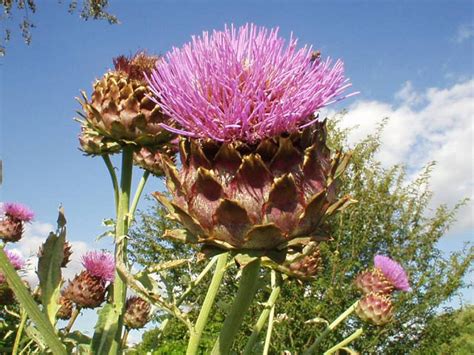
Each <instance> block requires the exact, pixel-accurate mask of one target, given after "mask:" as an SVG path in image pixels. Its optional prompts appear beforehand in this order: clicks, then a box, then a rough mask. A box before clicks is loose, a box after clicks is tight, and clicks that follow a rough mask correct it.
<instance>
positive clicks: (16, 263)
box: [0, 249, 25, 284]
mask: <svg viewBox="0 0 474 355" xmlns="http://www.w3.org/2000/svg"><path fill="white" fill-rule="evenodd" d="M3 251H4V252H5V254H6V256H7V258H8V260H9V261H10V263H11V264H12V266H13V268H14V269H15V270H20V269H22V268H23V267H24V266H25V260H23V257H22V256H21V255H20V253H18V252H16V251H13V250H5V249H4V250H3ZM4 282H5V276H4V275H3V273H1V272H0V284H2V283H4Z"/></svg>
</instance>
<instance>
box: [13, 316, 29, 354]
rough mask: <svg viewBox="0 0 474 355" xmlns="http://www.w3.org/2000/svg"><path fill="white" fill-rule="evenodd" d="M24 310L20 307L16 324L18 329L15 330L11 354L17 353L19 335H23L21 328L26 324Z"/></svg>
mask: <svg viewBox="0 0 474 355" xmlns="http://www.w3.org/2000/svg"><path fill="white" fill-rule="evenodd" d="M26 318H27V316H26V312H25V310H24V309H23V308H22V309H21V316H20V324H19V325H18V330H17V331H16V337H15V343H14V344H13V350H12V355H16V354H18V349H19V347H20V341H21V337H22V335H23V329H24V328H25V324H26Z"/></svg>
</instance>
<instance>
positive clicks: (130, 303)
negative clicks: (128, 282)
mask: <svg viewBox="0 0 474 355" xmlns="http://www.w3.org/2000/svg"><path fill="white" fill-rule="evenodd" d="M150 311H151V305H150V304H149V303H148V302H147V301H145V300H144V299H142V298H140V297H137V296H132V297H130V298H129V299H127V303H126V305H125V315H124V318H123V321H124V324H125V326H126V327H128V328H129V329H140V328H143V327H144V326H145V324H146V323H147V322H148V321H149V319H150Z"/></svg>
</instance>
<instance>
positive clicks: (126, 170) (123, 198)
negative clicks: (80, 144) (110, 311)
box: [111, 146, 133, 353]
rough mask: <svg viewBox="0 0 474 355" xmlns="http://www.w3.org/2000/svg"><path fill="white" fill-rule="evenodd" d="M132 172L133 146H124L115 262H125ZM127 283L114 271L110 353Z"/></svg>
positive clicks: (115, 345)
mask: <svg viewBox="0 0 474 355" xmlns="http://www.w3.org/2000/svg"><path fill="white" fill-rule="evenodd" d="M132 173H133V147H131V146H126V147H124V148H123V152H122V172H121V178H120V192H119V203H118V211H117V226H116V230H115V262H116V263H118V262H121V263H123V264H125V265H126V263H127V233H128V228H129V221H130V218H129V208H130V190H131V185H132ZM126 295H127V284H126V282H125V279H124V278H122V276H121V275H120V274H119V273H118V271H116V275H115V280H114V283H113V300H114V305H115V307H116V309H117V310H118V311H119V312H120V316H119V321H118V327H117V333H116V336H115V339H114V341H113V343H112V349H111V350H112V353H119V349H120V345H121V341H122V329H123V314H124V311H125V298H126Z"/></svg>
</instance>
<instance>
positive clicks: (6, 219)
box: [0, 203, 34, 243]
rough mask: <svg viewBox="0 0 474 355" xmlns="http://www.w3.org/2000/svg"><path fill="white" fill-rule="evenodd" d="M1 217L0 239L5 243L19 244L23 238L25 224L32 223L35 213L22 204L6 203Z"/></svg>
mask: <svg viewBox="0 0 474 355" xmlns="http://www.w3.org/2000/svg"><path fill="white" fill-rule="evenodd" d="M1 212H2V214H3V216H1V217H0V239H2V240H3V242H5V243H7V242H17V241H19V240H20V239H21V237H22V236H23V227H24V224H25V223H28V222H31V220H32V219H33V217H34V213H33V212H32V211H31V210H30V209H29V208H28V207H26V206H24V205H22V204H20V203H4V204H3V206H2V208H1Z"/></svg>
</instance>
